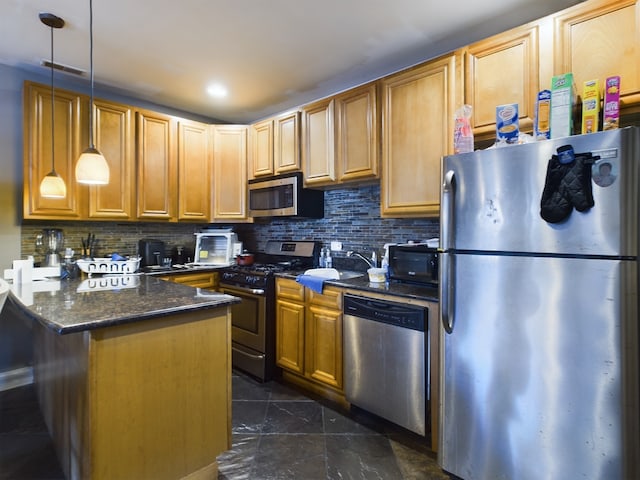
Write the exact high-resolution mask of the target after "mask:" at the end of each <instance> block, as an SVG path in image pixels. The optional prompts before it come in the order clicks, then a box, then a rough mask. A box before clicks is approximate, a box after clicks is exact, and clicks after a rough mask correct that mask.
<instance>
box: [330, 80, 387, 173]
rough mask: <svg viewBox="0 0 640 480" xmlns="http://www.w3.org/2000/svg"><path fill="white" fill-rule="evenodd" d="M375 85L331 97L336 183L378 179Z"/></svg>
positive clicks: (378, 149) (377, 112) (378, 126)
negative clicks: (334, 134) (334, 121)
mask: <svg viewBox="0 0 640 480" xmlns="http://www.w3.org/2000/svg"><path fill="white" fill-rule="evenodd" d="M377 89H378V83H377V82H374V83H370V84H367V85H363V86H361V87H358V88H354V89H352V90H349V91H347V92H344V93H342V94H340V95H337V96H336V97H335V115H336V164H337V171H338V181H339V182H349V181H359V180H372V179H377V178H379V177H380V174H379V167H378V165H379V160H378V159H379V151H380V143H379V142H380V133H379V131H380V118H379V117H380V109H379V108H378V94H377Z"/></svg>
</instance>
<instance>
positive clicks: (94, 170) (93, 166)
mask: <svg viewBox="0 0 640 480" xmlns="http://www.w3.org/2000/svg"><path fill="white" fill-rule="evenodd" d="M89 36H90V40H89V56H90V59H89V62H90V63H89V71H90V75H91V100H90V102H89V148H87V149H86V150H85V151H84V152H82V155H80V158H78V162H77V163H76V181H77V182H78V183H84V184H88V185H106V184H107V183H109V164H107V160H106V159H105V158H104V156H103V155H102V153H100V151H99V150H98V149H97V148H96V146H95V145H94V143H93V0H89Z"/></svg>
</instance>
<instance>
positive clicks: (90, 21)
mask: <svg viewBox="0 0 640 480" xmlns="http://www.w3.org/2000/svg"><path fill="white" fill-rule="evenodd" d="M89 70H90V72H91V101H90V103H89V148H92V149H95V148H96V147H95V145H94V144H93V0H89Z"/></svg>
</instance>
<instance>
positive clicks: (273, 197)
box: [249, 172, 324, 218]
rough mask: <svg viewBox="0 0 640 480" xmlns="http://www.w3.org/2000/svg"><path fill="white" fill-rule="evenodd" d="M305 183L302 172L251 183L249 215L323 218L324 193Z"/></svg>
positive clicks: (260, 179)
mask: <svg viewBox="0 0 640 480" xmlns="http://www.w3.org/2000/svg"><path fill="white" fill-rule="evenodd" d="M302 183H303V179H302V173H301V172H295V173H289V174H284V175H277V176H274V177H265V178H255V179H252V180H249V215H250V216H252V217H308V218H322V217H323V216H324V192H323V191H322V190H311V189H308V188H303V187H302Z"/></svg>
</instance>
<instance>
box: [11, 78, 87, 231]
mask: <svg viewBox="0 0 640 480" xmlns="http://www.w3.org/2000/svg"><path fill="white" fill-rule="evenodd" d="M54 101H55V106H54V115H55V118H54V119H53V136H54V148H55V153H54V155H55V169H56V172H57V173H58V175H60V176H61V177H62V179H63V180H64V183H65V185H66V187H67V196H66V197H65V198H42V197H41V196H40V182H41V181H42V179H43V178H44V176H45V175H47V174H48V173H49V172H51V170H52V157H51V155H52V145H51V135H52V128H51V88H50V87H49V88H47V87H45V86H42V85H35V84H33V83H31V82H25V84H24V124H23V135H24V152H23V154H24V170H23V171H24V174H23V175H24V188H23V194H24V209H23V216H24V218H30V219H64V220H80V219H83V218H84V217H86V207H85V203H84V201H83V200H85V199H86V197H85V198H82V197H83V192H86V189H82V188H80V186H79V185H78V184H77V183H76V179H75V165H76V161H77V160H78V157H79V156H80V151H81V150H80V148H81V147H80V142H81V139H82V138H86V137H87V136H88V125H89V124H88V122H86V123H85V122H84V121H81V120H84V118H85V117H84V116H81V104H82V101H81V96H80V95H78V94H75V93H72V92H67V91H64V90H58V89H56V91H55V94H54ZM82 128H85V129H87V133H86V135H84V136H83V135H81V133H80V132H81V129H82Z"/></svg>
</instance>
